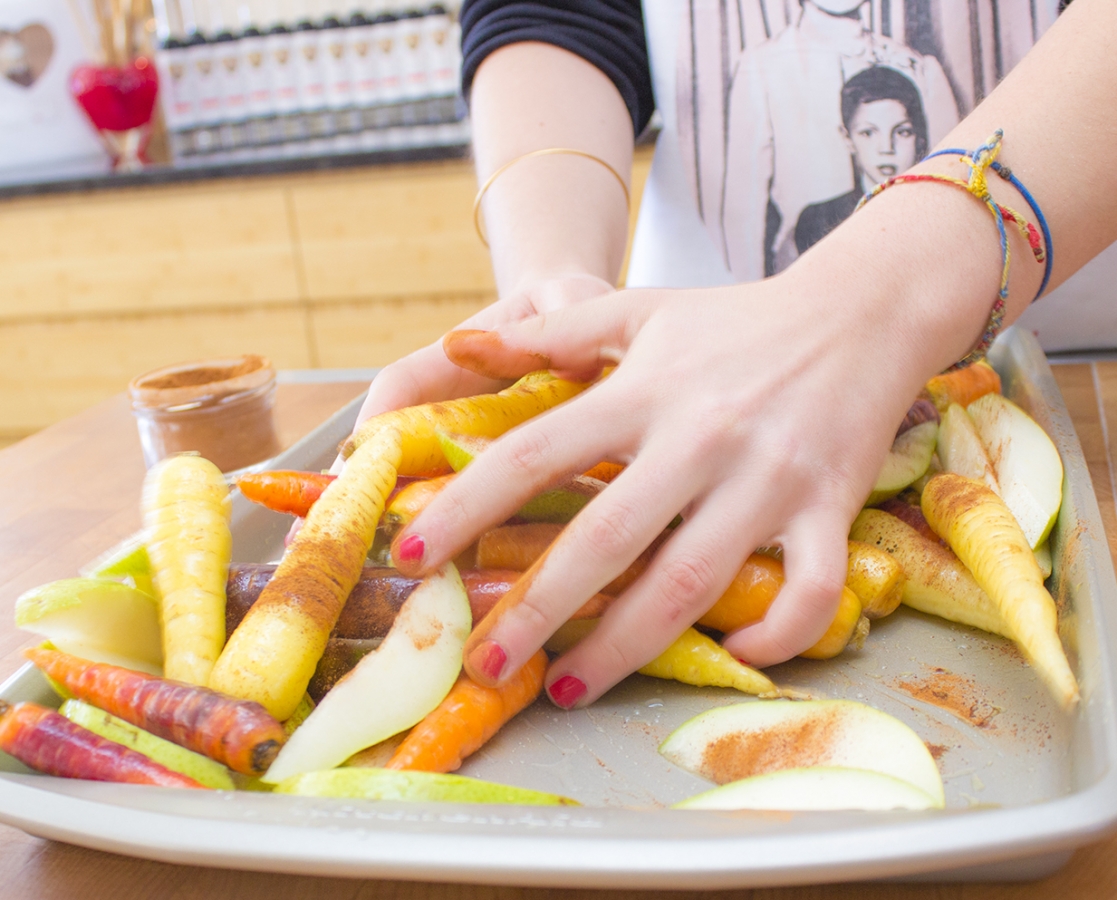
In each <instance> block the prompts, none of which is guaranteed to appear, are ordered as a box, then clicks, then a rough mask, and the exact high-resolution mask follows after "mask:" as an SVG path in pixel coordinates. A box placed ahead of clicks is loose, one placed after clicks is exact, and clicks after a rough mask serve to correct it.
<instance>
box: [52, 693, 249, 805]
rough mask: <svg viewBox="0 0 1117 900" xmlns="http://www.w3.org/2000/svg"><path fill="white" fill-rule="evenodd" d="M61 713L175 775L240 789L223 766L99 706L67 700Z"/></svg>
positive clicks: (217, 786)
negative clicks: (176, 773) (164, 767)
mask: <svg viewBox="0 0 1117 900" xmlns="http://www.w3.org/2000/svg"><path fill="white" fill-rule="evenodd" d="M58 711H59V712H60V713H62V715H64V716H65V717H66V718H67V719H69V720H70V721H71V722H73V723H74V724H75V725H80V726H81V727H82V728H87V729H89V730H90V731H92V732H93V733H94V734H99V735H100V736H101V737H103V738H106V739H107V740H110V741H113V742H115V743H117V744H123V745H124V746H125V747H128V748H129V749H132V750H135V751H136V752H138V753H142V754H143V755H144V756H146V757H148V759H153V760H155V761H156V762H157V763H159V764H160V765H163V766H166V767H167V768H168V769H170V770H171V771H172V772H179V773H180V774H182V775H186V776H187V777H189V778H193V779H194V780H195V781H196V782H198V784H204V785H205V786H206V787H208V788H213V789H215V790H218V791H231V790H234V789H235V788H236V785H235V783H234V782H233V776H232V774H231V773H230V772H229V770H228V769H226V768H225V767H224V766H223V765H221V763H219V762H215V761H214V760H212V759H210V758H209V757H207V756H202V754H200V753H195V752H194V751H193V750H187V749H186V748H185V747H180V746H179V745H178V744H172V743H171V742H170V741H167V740H164V739H163V738H161V737H159V736H158V735H154V734H152V733H151V732H149V731H144V730H143V729H142V728H137V727H136V726H135V725H133V724H131V723H130V722H125V721H124V720H123V719H118V718H117V717H116V716H114V715H112V714H111V713H107V712H105V711H104V710H101V709H97V707H95V706H90V705H89V704H88V703H83V702H82V701H81V700H67V701H66V702H65V703H63V704H62V706H61V708H60V709H59V710H58Z"/></svg>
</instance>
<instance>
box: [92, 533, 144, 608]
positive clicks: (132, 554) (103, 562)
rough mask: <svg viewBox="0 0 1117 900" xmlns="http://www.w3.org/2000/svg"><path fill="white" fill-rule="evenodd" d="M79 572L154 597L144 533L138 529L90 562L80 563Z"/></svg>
mask: <svg viewBox="0 0 1117 900" xmlns="http://www.w3.org/2000/svg"><path fill="white" fill-rule="evenodd" d="M78 574H79V575H81V576H83V577H84V578H108V579H111V580H112V581H123V582H124V583H125V584H130V585H132V587H134V588H137V589H138V590H141V591H143V592H144V593H145V594H150V595H151V596H152V597H154V596H155V584H154V582H153V581H152V579H151V560H150V559H149V558H148V555H147V539H146V533H145V532H143V531H138V532H136V533H135V534H133V535H130V536H128V537H126V538H125V539H124V540H123V541H121V542H120V543H119V544H117V545H116V546H115V547H110V548H109V549H108V550H106V551H105V552H104V553H102V554H101V555H100V556H98V557H97V558H96V559H95V560H93V561H92V562H90V563H88V564H86V565H84V566H82V567H81V568H80V569H79V570H78Z"/></svg>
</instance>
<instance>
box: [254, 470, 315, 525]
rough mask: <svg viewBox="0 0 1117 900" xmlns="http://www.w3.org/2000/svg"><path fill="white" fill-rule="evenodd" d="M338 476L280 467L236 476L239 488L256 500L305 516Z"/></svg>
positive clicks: (255, 501) (295, 514)
mask: <svg viewBox="0 0 1117 900" xmlns="http://www.w3.org/2000/svg"><path fill="white" fill-rule="evenodd" d="M335 478H337V476H336V475H327V474H324V473H322V472H296V471H291V470H284V469H280V470H276V471H274V472H251V473H249V474H248V475H242V476H241V477H240V478H238V479H237V487H238V488H240V492H241V493H242V494H244V496H245V497H247V498H248V499H249V500H251V501H252V502H253V503H259V504H260V505H261V506H266V507H267V508H268V509H272V510H275V511H276V512H283V513H290V514H291V515H293V516H299V517H300V518H302V517H304V516H306V514H307V513H308V512H309V511H310V507H312V506H313V505H314V502H315V501H316V500H317V499H318V498H319V497H321V496H322V491H324V490H325V489H326V488H327V487H328V486H329V485H330V484H332V483H333V481H334V479H335Z"/></svg>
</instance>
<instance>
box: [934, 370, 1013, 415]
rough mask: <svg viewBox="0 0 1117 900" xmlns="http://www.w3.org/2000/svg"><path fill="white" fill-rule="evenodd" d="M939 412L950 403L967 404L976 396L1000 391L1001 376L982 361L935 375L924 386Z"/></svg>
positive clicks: (944, 410) (943, 410)
mask: <svg viewBox="0 0 1117 900" xmlns="http://www.w3.org/2000/svg"><path fill="white" fill-rule="evenodd" d="M924 390H926V392H927V396H929V397H930V398H931V400H932V401H933V402H934V404H935V406H937V407H938V410H939V412H940V413H942V412H946V410H947V407H949V406H950V404H951V403H957V404H958V405H959V406H969V405H970V404H971V403H973V402H974V400H976V399H977V398H978V397H983V396H985V395H986V394H994V393H996V394H999V393H1000V392H1001V376H1000V375H998V374H997V371H996V369H994V368H993V367H992V366H991V365H989V364H988V363H984V362H979V363H974V364H973V365H972V366H967V367H966V368H964V369H957V370H956V371H954V372H946V373H944V374H942V375H936V376H935V377H934V378H932V379H931V380H930V381H928V382H927V385H926V387H925V388H924Z"/></svg>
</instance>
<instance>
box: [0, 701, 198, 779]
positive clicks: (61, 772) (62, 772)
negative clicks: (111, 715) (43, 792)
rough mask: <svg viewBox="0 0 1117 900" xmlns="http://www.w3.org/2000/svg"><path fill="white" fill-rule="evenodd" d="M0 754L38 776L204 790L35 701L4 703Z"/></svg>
mask: <svg viewBox="0 0 1117 900" xmlns="http://www.w3.org/2000/svg"><path fill="white" fill-rule="evenodd" d="M0 750H3V751H4V752H5V753H8V754H10V755H12V756H14V757H15V758H16V759H18V760H19V761H20V762H22V763H23V764H24V765H26V766H28V767H30V768H32V769H34V770H35V771H37V772H44V773H46V774H47V775H56V776H58V777H60V778H84V779H86V780H88V781H116V782H121V783H125V784H154V785H159V786H161V787H178V788H202V789H204V787H205V786H204V785H202V784H199V783H198V782H197V781H195V780H194V779H193V778H188V777H187V776H185V775H181V774H179V773H178V772H172V771H171V770H170V769H168V768H166V767H165V766H162V765H160V764H159V763H157V762H155V761H154V760H153V759H149V758H148V757H146V756H144V755H143V754H142V753H138V752H137V751H135V750H132V749H131V748H129V747H125V746H124V745H123V744H118V743H116V742H115V741H110V740H109V739H108V738H103V737H101V736H100V735H96V734H94V733H93V732H92V731H90V730H89V729H87V728H82V727H81V726H80V725H75V724H74V723H73V722H71V721H70V720H69V719H67V718H66V717H65V716H63V715H61V714H60V713H58V712H55V711H54V710H53V709H47V707H45V706H39V704H37V703H14V704H13V703H7V702H5V701H3V700H0Z"/></svg>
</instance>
